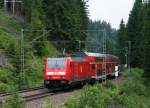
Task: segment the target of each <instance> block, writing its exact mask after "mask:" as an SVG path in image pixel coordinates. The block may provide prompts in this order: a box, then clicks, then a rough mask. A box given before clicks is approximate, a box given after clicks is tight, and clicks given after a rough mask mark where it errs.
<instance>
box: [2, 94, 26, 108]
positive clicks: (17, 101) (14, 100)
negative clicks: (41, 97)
mask: <svg viewBox="0 0 150 108" xmlns="http://www.w3.org/2000/svg"><path fill="white" fill-rule="evenodd" d="M0 107H1V108H25V103H24V101H23V100H22V99H21V97H20V96H19V95H18V94H17V93H15V94H14V95H13V96H12V97H11V98H10V99H9V100H8V101H6V102H5V103H2V104H1V106H0Z"/></svg>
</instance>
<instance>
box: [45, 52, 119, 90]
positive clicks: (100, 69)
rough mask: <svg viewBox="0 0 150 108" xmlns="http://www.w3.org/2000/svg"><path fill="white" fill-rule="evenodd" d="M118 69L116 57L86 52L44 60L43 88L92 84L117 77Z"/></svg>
mask: <svg viewBox="0 0 150 108" xmlns="http://www.w3.org/2000/svg"><path fill="white" fill-rule="evenodd" d="M119 67H120V60H119V58H118V57H117V56H114V55H110V54H101V53H94V52H86V51H85V52H82V54H76V55H72V56H65V57H63V56H62V57H54V58H46V59H45V62H44V86H45V87H46V88H48V89H51V88H58V87H63V88H64V87H70V86H73V85H75V84H85V83H90V84H94V83H95V82H96V81H102V80H104V79H106V78H107V77H110V76H116V77H117V76H118V74H119V72H120V70H119Z"/></svg>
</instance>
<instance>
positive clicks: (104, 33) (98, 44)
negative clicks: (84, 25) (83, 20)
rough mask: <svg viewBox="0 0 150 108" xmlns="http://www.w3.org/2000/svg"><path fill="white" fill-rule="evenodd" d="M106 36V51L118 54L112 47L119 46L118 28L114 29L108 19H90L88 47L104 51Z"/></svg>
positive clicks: (87, 38)
mask: <svg viewBox="0 0 150 108" xmlns="http://www.w3.org/2000/svg"><path fill="white" fill-rule="evenodd" d="M104 38H105V40H106V46H107V52H106V53H111V54H116V53H115V52H114V51H113V50H112V49H116V48H117V30H116V29H113V28H112V27H111V24H110V23H107V22H106V21H91V20H89V24H88V33H87V37H86V41H87V43H86V44H85V46H86V48H89V49H92V50H93V51H94V52H100V53H103V44H104Z"/></svg>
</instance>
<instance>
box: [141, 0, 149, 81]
mask: <svg viewBox="0 0 150 108" xmlns="http://www.w3.org/2000/svg"><path fill="white" fill-rule="evenodd" d="M142 38H143V39H142V46H143V47H142V50H141V52H142V64H143V65H142V66H143V68H144V77H145V78H146V79H147V80H148V81H147V82H148V83H149V81H150V1H149V3H148V4H145V12H144V20H143V28H142Z"/></svg>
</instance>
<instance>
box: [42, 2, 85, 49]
mask: <svg viewBox="0 0 150 108" xmlns="http://www.w3.org/2000/svg"><path fill="white" fill-rule="evenodd" d="M43 6H44V11H45V12H46V19H47V20H46V21H47V28H48V29H51V30H52V31H51V32H50V34H49V40H54V41H62V40H69V41H71V42H70V43H69V45H66V46H65V47H66V48H68V49H70V50H74V49H75V48H72V49H71V47H72V46H76V45H75V43H74V42H75V41H77V40H84V39H85V38H86V35H85V34H84V33H82V32H83V31H82V30H87V22H88V18H87V12H86V2H85V1H83V0H67V1H65V0H61V1H57V0H44V5H43ZM71 44H72V45H71ZM57 47H58V48H60V46H57ZM61 47H62V46H61Z"/></svg>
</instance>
